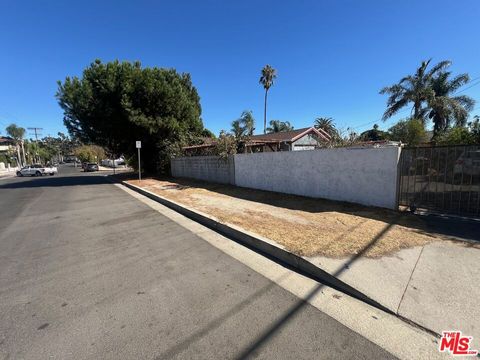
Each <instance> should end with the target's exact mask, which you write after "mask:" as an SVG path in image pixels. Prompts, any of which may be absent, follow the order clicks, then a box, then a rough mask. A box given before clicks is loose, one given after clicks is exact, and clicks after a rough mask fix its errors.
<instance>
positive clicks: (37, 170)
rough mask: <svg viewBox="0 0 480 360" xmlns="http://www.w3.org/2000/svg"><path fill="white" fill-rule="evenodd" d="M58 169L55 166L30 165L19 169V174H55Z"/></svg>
mask: <svg viewBox="0 0 480 360" xmlns="http://www.w3.org/2000/svg"><path fill="white" fill-rule="evenodd" d="M57 172H58V169H57V168H56V167H55V166H42V165H39V164H37V165H28V166H24V167H23V168H21V169H20V170H18V171H17V176H42V175H47V174H48V175H55V174H56V173H57Z"/></svg>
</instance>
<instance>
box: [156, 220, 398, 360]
mask: <svg viewBox="0 0 480 360" xmlns="http://www.w3.org/2000/svg"><path fill="white" fill-rule="evenodd" d="M393 225H394V222H392V223H391V224H387V225H386V226H385V227H384V228H383V229H382V231H380V232H379V233H378V234H377V235H376V236H375V237H374V238H373V239H372V240H371V241H370V243H369V244H367V245H366V246H365V247H364V248H363V249H362V250H361V251H359V252H358V253H357V254H356V255H355V256H353V257H351V258H350V259H349V261H347V262H346V263H345V264H343V265H342V266H341V267H340V268H339V269H337V270H336V271H335V272H334V273H333V274H332V275H333V276H334V277H337V276H339V275H340V274H342V273H343V272H345V271H346V270H347V269H349V268H350V266H351V265H352V264H353V263H354V262H355V261H357V260H358V259H359V258H360V257H362V256H363V255H365V253H366V252H367V251H368V250H369V249H370V248H372V247H373V246H374V245H375V244H376V243H377V242H378V241H379V240H380V239H381V238H382V237H383V236H384V235H385V234H386V233H387V232H388V231H389V230H390V229H391V228H392V226H393ZM253 250H254V249H253ZM257 252H258V251H257ZM270 259H271V260H273V261H275V262H277V263H279V264H280V265H282V266H285V264H283V263H281V262H280V261H278V260H276V259H272V258H271V257H270ZM285 267H287V268H288V269H290V270H293V271H295V272H297V273H300V274H302V275H306V276H307V277H309V278H312V279H314V280H315V281H317V282H318V285H316V286H315V287H314V288H313V289H312V290H311V291H310V292H309V293H308V294H307V295H306V297H304V298H303V299H299V300H298V301H297V302H296V303H295V304H294V305H293V306H292V307H290V308H289V309H288V310H287V311H285V312H284V313H283V314H282V315H281V316H280V317H279V318H278V319H277V320H276V321H275V322H274V323H273V324H271V325H270V326H269V327H267V328H266V329H265V330H264V331H263V332H262V333H261V335H260V336H258V337H257V338H256V339H255V340H254V341H252V342H251V343H250V344H249V345H248V346H246V347H245V348H244V349H242V350H241V351H240V353H239V355H238V356H237V357H236V359H246V358H248V357H250V356H253V355H254V354H255V353H256V352H257V351H258V350H259V349H260V348H261V347H262V346H264V345H265V344H267V343H268V341H269V340H270V339H272V338H273V337H274V336H275V335H276V334H277V333H278V332H279V331H280V330H281V329H282V328H283V327H284V326H286V325H287V324H288V322H289V321H290V320H292V319H293V317H294V316H295V315H296V314H298V313H299V312H300V311H301V310H302V309H303V308H304V307H305V306H307V305H308V303H309V301H310V300H311V299H312V298H313V297H315V295H316V294H318V293H319V292H320V291H321V290H322V289H323V288H324V287H326V286H329V285H326V284H324V283H321V282H319V279H316V278H315V277H314V276H312V275H310V274H304V273H302V272H301V271H298V270H295V269H292V268H291V267H290V266H285ZM287 275H288V274H286V275H283V276H282V277H280V278H279V279H278V280H279V281H280V280H282V279H283V278H284V277H286V276H287ZM275 286H277V285H276V283H274V282H271V283H270V284H269V285H268V286H266V287H264V288H262V289H259V290H258V291H256V292H255V293H254V294H252V295H251V296H249V297H248V298H246V299H245V300H243V301H241V302H240V303H239V304H237V305H235V306H234V307H233V308H232V309H230V310H229V311H227V312H225V313H223V314H222V315H220V316H218V317H217V318H215V319H213V320H212V321H211V322H209V323H208V324H207V325H206V326H204V327H203V328H201V329H199V330H197V331H195V332H194V333H193V334H191V335H189V336H188V337H187V338H185V339H184V340H182V341H181V342H179V343H178V344H176V345H174V346H173V347H171V348H169V349H167V350H166V351H165V352H163V353H162V354H160V355H159V356H157V357H155V359H169V358H172V357H175V356H177V355H179V354H180V353H182V352H183V351H184V350H186V349H187V348H188V347H189V346H190V345H191V344H193V343H195V342H197V341H199V340H200V339H202V338H203V337H204V336H206V335H207V334H208V333H209V332H211V331H213V330H215V329H216V328H218V327H220V326H221V325H222V324H223V323H224V322H226V321H227V320H228V319H229V318H231V317H233V316H234V315H236V314H238V313H239V312H241V311H242V310H244V309H245V308H246V307H247V306H248V305H250V304H251V303H253V302H254V301H255V300H256V299H258V298H260V297H261V296H263V295H265V294H266V293H267V292H268V291H269V290H270V289H272V288H273V287H275ZM337 290H338V289H337Z"/></svg>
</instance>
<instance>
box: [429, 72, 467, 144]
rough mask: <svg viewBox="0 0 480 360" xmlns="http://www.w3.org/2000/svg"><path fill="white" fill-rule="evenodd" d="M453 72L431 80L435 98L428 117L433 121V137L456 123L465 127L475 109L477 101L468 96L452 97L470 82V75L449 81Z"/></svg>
mask: <svg viewBox="0 0 480 360" xmlns="http://www.w3.org/2000/svg"><path fill="white" fill-rule="evenodd" d="M450 75H451V72H446V71H445V72H441V73H439V74H438V75H437V76H435V77H433V78H432V79H431V80H430V86H431V88H432V89H433V91H434V93H435V96H434V97H433V98H432V99H430V101H429V107H430V108H431V110H430V113H429V114H428V117H429V118H430V119H432V121H433V135H434V137H435V136H437V135H438V134H439V133H440V132H442V131H445V130H446V129H447V128H448V127H450V125H451V123H452V122H454V123H455V125H456V126H465V124H466V122H467V118H468V113H469V112H470V111H471V110H472V109H473V106H474V105H475V100H473V99H472V98H471V97H469V96H466V95H460V96H452V95H453V94H454V93H455V92H456V91H457V90H458V89H459V88H460V87H461V86H463V85H465V84H466V83H468V82H469V81H470V78H469V76H468V74H460V75H458V76H456V77H454V78H453V79H449V77H450Z"/></svg>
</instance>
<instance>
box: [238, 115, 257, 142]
mask: <svg viewBox="0 0 480 360" xmlns="http://www.w3.org/2000/svg"><path fill="white" fill-rule="evenodd" d="M240 120H241V123H242V124H243V127H244V128H245V135H246V136H252V135H253V132H254V131H255V118H254V117H253V112H252V111H251V110H245V111H243V112H242V115H240Z"/></svg>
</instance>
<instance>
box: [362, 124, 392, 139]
mask: <svg viewBox="0 0 480 360" xmlns="http://www.w3.org/2000/svg"><path fill="white" fill-rule="evenodd" d="M360 139H361V140H362V141H380V140H387V139H388V133H387V132H385V131H382V130H380V129H379V127H378V125H377V124H375V125H373V128H372V129H370V130H367V131H364V132H362V133H361V134H360Z"/></svg>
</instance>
